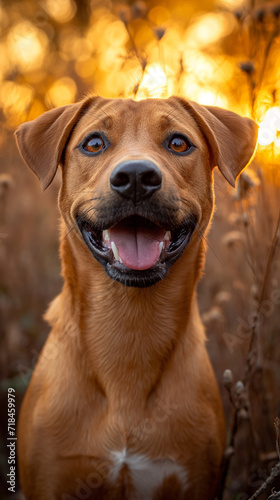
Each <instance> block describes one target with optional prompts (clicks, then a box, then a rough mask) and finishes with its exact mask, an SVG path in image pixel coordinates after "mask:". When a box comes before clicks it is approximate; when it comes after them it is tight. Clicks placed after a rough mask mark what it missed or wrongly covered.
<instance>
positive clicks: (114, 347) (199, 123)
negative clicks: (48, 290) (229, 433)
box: [17, 97, 257, 500]
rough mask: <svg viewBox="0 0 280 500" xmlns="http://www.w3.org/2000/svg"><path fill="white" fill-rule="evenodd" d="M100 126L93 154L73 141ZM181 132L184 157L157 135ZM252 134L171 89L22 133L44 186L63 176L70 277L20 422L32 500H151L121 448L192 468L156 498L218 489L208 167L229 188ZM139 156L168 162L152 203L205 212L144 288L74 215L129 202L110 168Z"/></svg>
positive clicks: (52, 311)
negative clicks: (204, 278)
mask: <svg viewBox="0 0 280 500" xmlns="http://www.w3.org/2000/svg"><path fill="white" fill-rule="evenodd" d="M95 130H102V131H103V132H106V134H107V135H108V137H109V140H110V147H109V148H108V149H107V150H106V151H104V153H102V154H101V155H99V156H96V157H94V158H92V157H87V156H85V155H83V154H81V152H80V150H79V148H77V146H78V145H79V144H80V143H81V141H82V140H83V138H84V137H85V136H86V135H87V134H88V133H90V132H93V131H95ZM174 131H176V132H180V133H182V134H186V135H187V136H188V137H189V138H190V139H191V141H192V142H193V143H194V144H195V145H196V148H195V150H194V151H193V152H192V154H190V155H188V156H176V155H173V154H171V152H170V151H168V150H167V148H165V147H164V146H163V139H164V137H166V135H167V134H168V133H171V132H174ZM256 133H257V131H256V126H255V124H254V122H252V120H249V119H247V118H241V117H239V116H237V115H235V114H234V113H231V112H229V111H225V110H221V109H219V108H211V107H205V106H200V105H198V104H196V103H193V102H191V101H187V100H184V99H180V98H175V97H172V98H169V99H168V100H147V101H139V102H134V101H130V100H106V99H103V98H100V97H88V98H86V99H85V100H84V101H82V102H80V103H76V104H73V105H69V106H65V107H64V108H58V109H55V110H52V111H49V112H48V113H46V114H44V115H42V116H41V117H39V118H38V119H37V120H35V121H34V122H29V123H26V124H24V125H22V126H21V127H20V128H19V130H18V131H17V142H18V146H19V149H20V151H21V154H22V156H23V158H24V160H25V161H26V163H27V164H28V165H29V167H30V168H31V169H32V170H33V171H34V173H35V174H36V175H37V177H38V178H39V180H40V182H41V185H42V187H43V189H45V188H46V187H47V186H48V185H49V184H50V182H51V181H52V179H53V177H54V175H55V172H56V169H57V167H58V164H59V163H60V164H61V165H62V176H63V179H62V187H61V190H60V195H59V207H60V211H61V215H62V222H61V228H62V231H61V234H62V238H61V259H62V269H63V277H64V286H63V289H62V292H61V294H60V295H59V296H58V297H57V298H56V299H55V300H54V301H53V302H52V304H51V305H50V308H49V310H48V312H47V314H46V318H47V320H48V321H49V323H50V325H51V326H52V330H51V333H50V335H49V337H48V340H47V342H46V344H45V346H44V348H43V350H42V353H41V355H40V359H39V361H38V363H37V365H36V368H35V370H34V373H33V376H32V380H31V383H30V385H29V388H28V391H27V394H26V396H25V399H24V402H23V405H22V409H21V413H20V420H19V426H18V438H19V440H18V455H19V470H20V479H21V484H22V489H23V491H24V494H25V496H26V499H27V500H57V499H61V500H67V499H69V498H70V499H73V498H77V499H78V498H88V499H100V500H110V499H115V500H116V499H122V500H123V499H127V500H132V499H136V498H137V499H138V498H139V499H143V500H148V498H145V497H144V496H143V493H141V491H140V490H141V488H140V490H139V491H138V493H137V487H138V488H139V485H138V486H137V485H136V484H135V482H133V477H132V470H131V467H130V465H129V464H131V462H130V461H129V459H128V460H127V461H126V463H124V464H123V466H122V468H121V469H120V472H119V474H118V475H117V477H116V478H115V479H114V478H113V475H112V474H113V472H112V471H113V469H114V467H115V466H116V465H115V462H114V454H113V453H114V452H118V453H121V452H122V450H124V449H125V450H126V451H127V454H128V456H132V457H133V456H137V457H139V456H140V457H145V460H148V463H152V462H153V461H161V460H162V461H164V460H167V459H168V460H169V461H171V462H172V463H173V462H174V463H176V464H179V465H180V467H181V468H182V469H183V470H185V471H186V477H187V480H186V483H187V485H185V486H184V487H183V485H182V482H181V480H180V477H179V476H178V475H177V474H176V473H175V472H171V473H170V474H169V475H167V476H166V477H164V479H163V481H162V483H161V484H157V486H156V487H155V488H153V489H152V487H151V491H150V492H149V494H150V496H149V498H151V499H154V500H156V499H157V500H160V499H161V500H163V499H165V498H168V499H172V498H174V499H175V498H176V499H181V498H182V499H183V498H185V499H192V500H202V499H204V500H211V499H213V498H214V496H215V491H216V489H217V485H218V482H219V474H220V466H221V460H222V456H223V451H224V444H225V426H224V417H223V410H222V405H221V401H220V396H219V392H218V388H217V384H216V381H215V378H214V374H213V371H212V367H211V364H210V361H209V358H208V355H207V352H206V348H205V335H204V329H203V325H202V323H201V320H200V317H199V313H198V308H197V302H196V292H195V288H196V284H197V282H198V279H199V277H200V273H201V269H202V266H203V261H204V248H203V234H204V233H205V231H206V230H207V227H208V224H209V221H210V219H211V215H212V210H213V190H212V170H213V167H214V166H218V167H219V169H220V170H221V172H222V174H223V175H224V176H225V177H226V179H227V180H228V181H229V182H230V183H231V184H232V185H233V184H234V181H235V178H236V177H237V176H238V174H239V173H240V172H241V170H242V169H243V168H244V167H245V166H246V164H247V163H248V162H249V161H250V158H251V157H252V155H253V153H254V148H255V143H256ZM132 159H141V160H145V159H147V160H149V161H152V162H153V163H154V164H156V165H157V166H158V168H159V169H160V170H161V173H162V179H163V181H162V187H161V189H160V191H159V192H157V193H156V194H155V195H153V197H151V200H154V201H153V203H155V202H156V203H157V206H159V207H162V209H163V210H166V213H168V214H170V220H172V224H173V223H174V224H175V225H176V224H180V221H181V220H183V218H184V217H186V216H188V214H189V212H190V211H192V212H194V213H195V214H196V217H197V226H196V229H195V231H194V233H193V234H192V237H191V240H190V242H189V243H188V245H187V246H186V248H185V250H184V251H183V253H182V255H181V256H180V258H179V259H178V260H176V262H174V264H173V265H172V266H171V267H170V269H169V271H168V272H167V274H166V276H165V277H164V278H163V279H162V280H159V281H158V282H157V283H155V284H154V285H152V286H149V287H143V288H137V287H126V286H124V284H122V283H119V282H118V281H114V280H112V279H111V278H110V277H109V276H108V275H107V274H106V273H105V271H104V268H103V266H102V265H101V264H100V263H99V262H98V261H97V260H95V258H94V257H93V255H92V254H91V252H90V251H89V248H88V247H87V245H86V244H85V242H84V240H83V238H82V235H81V232H80V231H79V229H78V227H77V225H76V221H77V213H80V212H81V210H84V211H87V214H88V217H89V218H90V220H91V221H92V222H94V223H96V222H97V221H98V222H100V221H102V218H104V220H105V219H106V217H107V218H108V217H111V207H112V206H113V207H114V209H115V210H122V203H123V200H121V199H118V197H117V195H115V194H114V193H113V192H112V190H111V189H110V185H109V177H110V174H111V172H112V170H113V169H114V167H115V166H116V165H117V164H119V163H120V162H122V161H129V160H132ZM147 203H148V202H147ZM147 206H148V209H149V205H147ZM118 207H120V208H118ZM145 207H146V205H145ZM140 208H141V207H140ZM140 208H139V210H140ZM146 208H147V207H146ZM137 210H138V208H137V207H136V208H135V211H136V212H137ZM141 210H142V208H141ZM100 223H101V222H100ZM167 229H168V228H167ZM66 235H67V236H66ZM162 463H163V462H162ZM137 494H138V496H137ZM83 495H84V496H83Z"/></svg>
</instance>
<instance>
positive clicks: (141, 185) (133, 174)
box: [110, 160, 162, 203]
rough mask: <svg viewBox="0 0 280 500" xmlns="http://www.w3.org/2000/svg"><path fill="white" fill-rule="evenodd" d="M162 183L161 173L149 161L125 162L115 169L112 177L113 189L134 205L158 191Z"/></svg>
mask: <svg viewBox="0 0 280 500" xmlns="http://www.w3.org/2000/svg"><path fill="white" fill-rule="evenodd" d="M161 181H162V174H161V171H160V170H159V168H158V167H157V166H156V165H155V164H154V163H153V162H151V161H149V160H129V161H123V162H121V163H119V164H118V165H117V166H116V167H115V168H114V170H113V172H112V173H111V176H110V184H111V188H112V189H113V190H114V191H116V192H117V193H118V194H119V195H120V196H122V197H123V198H128V199H130V200H132V201H133V202H134V203H137V202H138V201H141V200H143V199H144V198H148V197H149V196H151V195H152V194H153V193H154V192H155V191H158V190H159V189H160V187H161Z"/></svg>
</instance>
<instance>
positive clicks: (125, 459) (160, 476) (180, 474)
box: [108, 449, 188, 500]
mask: <svg viewBox="0 0 280 500" xmlns="http://www.w3.org/2000/svg"><path fill="white" fill-rule="evenodd" d="M112 462H113V468H112V470H111V473H110V476H109V478H108V479H109V482H110V483H111V485H112V487H114V484H117V483H120V482H125V483H126V484H127V486H128V487H129V489H131V492H132V497H131V498H133V500H153V499H155V498H159V497H158V494H160V493H163V491H164V492H165V493H168V492H169V491H170V493H171V491H172V492H175V491H177V492H178V493H179V497H180V496H181V495H180V494H183V493H185V491H186V489H187V486H188V484H187V480H188V477H187V476H188V474H187V471H186V470H185V468H184V467H182V465H180V464H178V463H177V462H175V461H174V460H172V459H170V458H160V459H156V460H151V459H150V458H148V457H146V456H145V455H138V454H129V453H127V450H126V449H123V450H122V451H114V452H113V453H112ZM172 498H173V496H172Z"/></svg>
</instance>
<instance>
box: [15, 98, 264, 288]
mask: <svg viewBox="0 0 280 500" xmlns="http://www.w3.org/2000/svg"><path fill="white" fill-rule="evenodd" d="M16 138H17V143H18V147H19V149H20V152H21V154H22V157H23V159H24V160H25V162H26V163H27V165H28V166H29V167H30V168H31V169H32V170H33V172H34V173H35V174H36V175H37V177H38V179H39V180H40V182H41V185H42V188H43V189H46V188H47V187H48V186H49V184H50V183H51V182H52V180H53V178H54V176H55V173H56V170H57V167H58V165H59V164H61V166H62V176H63V181H62V187H61V192H60V209H61V213H62V216H63V218H64V220H65V223H66V225H67V228H68V229H71V228H72V227H74V228H75V237H77V235H78V238H79V244H82V245H87V247H88V250H89V251H90V252H91V254H92V255H93V256H94V257H95V258H96V259H97V260H98V261H99V262H100V264H102V265H103V266H104V268H105V270H106V272H107V274H108V275H109V276H110V277H111V278H113V279H115V280H118V281H119V282H121V283H123V284H125V285H127V286H141V287H143V286H149V285H152V284H153V283H156V282H157V281H159V280H160V279H162V278H163V277H164V276H165V275H166V274H167V272H168V269H169V268H170V266H171V265H172V264H173V263H174V262H175V261H176V260H177V259H178V258H179V257H180V256H181V255H182V253H183V252H184V250H185V248H186V247H190V246H191V245H192V244H195V241H198V240H200V239H201V237H202V235H203V233H204V231H205V229H206V227H207V225H208V223H209V220H210V217H211V213H212V207H213V196H212V170H213V167H215V166H218V168H219V169H220V171H221V172H222V174H223V175H224V177H225V178H226V179H227V180H228V182H229V183H230V184H231V185H232V186H234V184H235V179H236V177H237V176H238V175H239V173H240V172H241V171H242V169H243V168H244V167H245V166H246V165H247V163H248V162H249V161H250V159H251V157H252V155H253V153H254V150H255V144H256V138H257V126H256V124H255V123H254V122H253V121H252V120H250V119H248V118H242V117H240V116H238V115H236V114H235V113H232V112H230V111H226V110H223V109H220V108H216V107H208V106H201V105H199V104H196V103H194V102H192V101H187V100H185V99H182V98H177V97H171V98H169V99H167V100H160V99H149V100H146V101H139V102H135V101H132V100H128V99H113V100H112V99H103V98H101V97H89V98H87V99H85V100H84V101H82V102H79V103H76V104H73V105H68V106H64V107H62V108H57V109H54V110H51V111H48V112H47V113H45V114H43V115H42V116H40V117H39V118H37V119H36V120H34V121H32V122H28V123H25V124H23V125H22V126H21V127H20V128H19V129H18V130H17V132H16ZM92 255H90V253H89V252H88V256H89V257H90V258H92Z"/></svg>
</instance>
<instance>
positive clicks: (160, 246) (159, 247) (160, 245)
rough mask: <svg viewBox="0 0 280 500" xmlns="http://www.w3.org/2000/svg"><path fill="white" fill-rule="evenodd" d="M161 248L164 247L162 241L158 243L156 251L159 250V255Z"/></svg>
mask: <svg viewBox="0 0 280 500" xmlns="http://www.w3.org/2000/svg"><path fill="white" fill-rule="evenodd" d="M163 247H164V243H163V241H161V242H160V244H159V246H158V249H159V253H160V254H161V252H162V249H163Z"/></svg>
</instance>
